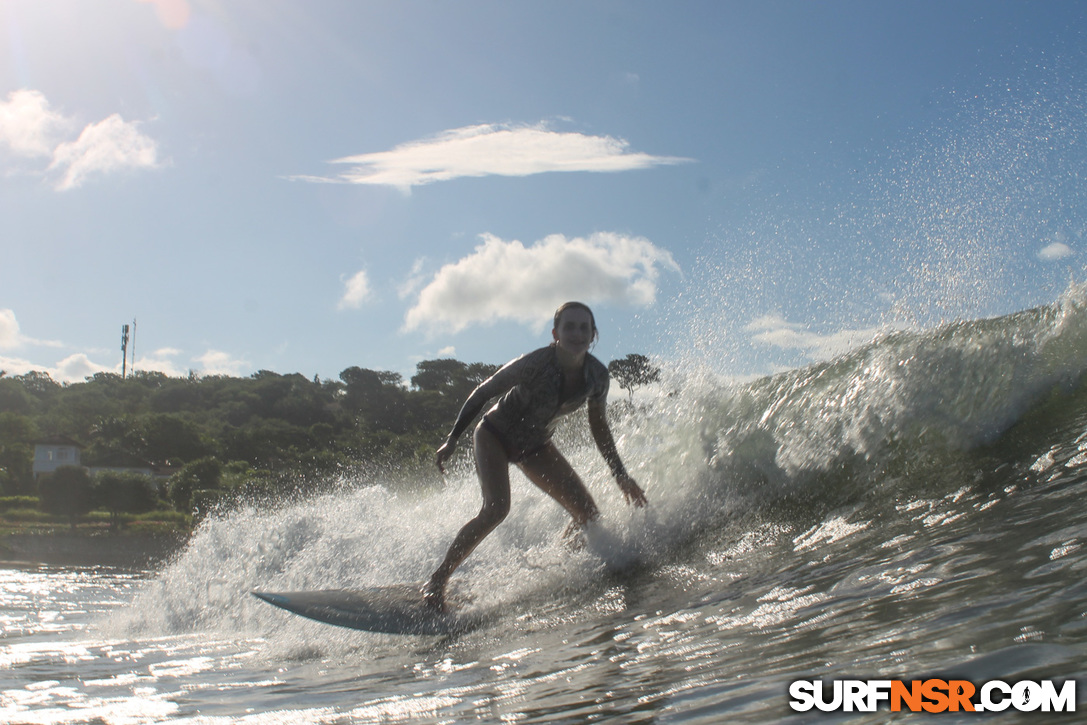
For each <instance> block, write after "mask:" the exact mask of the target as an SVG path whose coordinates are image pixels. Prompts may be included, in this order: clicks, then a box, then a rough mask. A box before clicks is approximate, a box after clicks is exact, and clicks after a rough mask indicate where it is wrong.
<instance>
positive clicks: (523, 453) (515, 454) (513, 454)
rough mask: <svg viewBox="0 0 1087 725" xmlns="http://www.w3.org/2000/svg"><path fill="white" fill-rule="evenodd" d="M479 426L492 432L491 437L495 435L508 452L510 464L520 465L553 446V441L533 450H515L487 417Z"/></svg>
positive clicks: (507, 456)
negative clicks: (533, 455)
mask: <svg viewBox="0 0 1087 725" xmlns="http://www.w3.org/2000/svg"><path fill="white" fill-rule="evenodd" d="M479 424H480V425H481V426H483V427H484V428H486V429H487V431H488V432H490V433H491V435H493V436H494V437H495V438H497V439H498V442H499V443H501V444H502V449H503V450H504V451H506V458H508V459H509V460H510V463H520V462H521V461H523V460H525V459H526V458H528V457H529V456H531V455H532V454H533V453H539V452H540V451H542V450H543V449H544V448H547V447H548V446H549V445H551V441H546V442H544V443H541V444H540V445H538V446H532V447H531V448H527V449H521V448H515V447H513V446H511V445H510V443H509V441H507V440H506V434H505V433H503V432H502V430H501V429H499V427H498V426H497V425H495V424H494V423H492V422H491V421H490V420H488V418H487V416H483V420H482V421H480V423H479Z"/></svg>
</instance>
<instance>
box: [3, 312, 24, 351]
mask: <svg viewBox="0 0 1087 725" xmlns="http://www.w3.org/2000/svg"><path fill="white" fill-rule="evenodd" d="M21 344H22V342H21V336H20V335H19V321H18V320H16V319H15V312H14V311H12V310H0V350H10V349H11V348H15V347H19V346H20V345H21Z"/></svg>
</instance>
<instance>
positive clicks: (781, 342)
mask: <svg viewBox="0 0 1087 725" xmlns="http://www.w3.org/2000/svg"><path fill="white" fill-rule="evenodd" d="M744 331H745V332H749V333H751V339H752V340H754V341H755V342H758V343H761V344H764V345H769V346H771V347H776V348H780V349H782V350H797V351H801V352H803V353H805V354H806V355H807V356H808V357H809V358H810V359H812V360H829V359H831V358H833V357H836V356H838V355H841V354H842V353H844V352H848V351H849V350H852V349H853V348H854V347H856V346H857V345H858V344H860V343H864V342H868V341H869V340H872V339H873V338H874V337H875V336H876V335H877V334H879V332H880V331H881V328H878V327H872V328H868V329H863V330H839V331H838V332H835V333H832V334H830V335H820V334H818V333H815V332H811V331H809V330H807V329H805V328H804V326H803V325H799V324H797V323H795V322H788V321H787V320H786V319H785V318H783V317H782V316H781V315H778V314H770V315H764V316H763V317H760V318H758V319H756V320H753V321H752V322H750V323H749V324H748V325H747V326H745V327H744Z"/></svg>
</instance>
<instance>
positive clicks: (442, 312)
mask: <svg viewBox="0 0 1087 725" xmlns="http://www.w3.org/2000/svg"><path fill="white" fill-rule="evenodd" d="M482 239H483V243H482V244H480V245H479V246H477V247H476V249H475V251H474V252H473V253H472V254H470V255H468V256H467V257H465V258H464V259H462V260H460V261H459V262H456V263H454V264H448V265H446V266H444V267H442V268H441V269H440V270H438V272H437V274H435V275H434V278H433V279H432V280H431V281H430V283H429V284H427V286H426V287H424V288H423V289H422V290H421V291H420V292H419V296H418V299H417V301H416V303H415V306H414V307H412V308H411V309H410V310H408V313H407V316H406V318H405V320H404V329H405V330H408V331H410V330H416V329H420V328H423V329H426V330H427V331H429V332H439V331H440V332H447V333H449V332H459V331H461V330H463V329H465V328H466V327H469V326H471V325H477V324H490V323H494V322H496V321H498V320H513V321H516V322H520V323H523V324H528V325H531V326H532V327H533V328H534V329H539V328H540V327H541V326H543V325H544V324H546V322H547V320H548V319H549V318H550V317H551V315H552V313H553V312H554V310H555V308H556V307H558V306H559V305H560V304H562V303H563V302H565V301H567V300H571V299H577V300H581V301H583V302H586V303H590V304H592V303H597V302H606V303H610V304H618V305H632V306H639V307H644V306H647V305H650V304H652V303H653V302H654V300H655V298H656V293H657V278H658V277H659V275H660V271H661V270H662V269H668V270H671V271H675V272H678V271H679V266H678V265H677V264H676V263H675V260H673V259H672V255H670V254H669V253H668V252H667V251H665V250H663V249H660V248H658V247H656V246H654V245H653V243H652V242H650V241H649V240H648V239H645V238H642V237H627V236H623V235H620V234H613V233H598V234H593V235H592V236H590V237H588V238H582V237H575V238H573V239H567V238H566V237H564V236H563V235H561V234H553V235H551V236H549V237H546V238H545V239H543V240H541V241H539V242H536V243H535V244H533V245H532V246H530V247H525V246H524V245H523V244H521V242H519V241H516V240H514V241H510V242H506V241H503V240H501V239H499V238H498V237H495V236H492V235H489V234H485V235H483V236H482Z"/></svg>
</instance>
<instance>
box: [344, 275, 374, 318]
mask: <svg viewBox="0 0 1087 725" xmlns="http://www.w3.org/2000/svg"><path fill="white" fill-rule="evenodd" d="M369 297H370V278H369V276H368V275H367V274H366V270H365V269H360V270H359V271H358V272H356V273H355V275H354V276H353V277H352V278H351V279H349V280H347V282H346V283H345V284H344V291H343V297H341V298H340V303H339V304H338V305H336V309H339V310H347V309H352V310H357V309H359V308H360V307H362V303H363V302H365V301H366V300H367V299H368V298H369Z"/></svg>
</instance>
